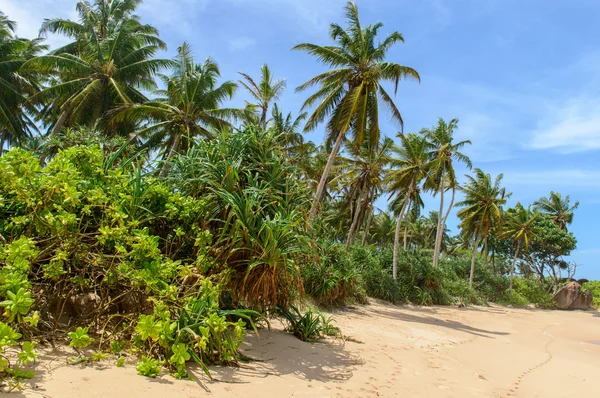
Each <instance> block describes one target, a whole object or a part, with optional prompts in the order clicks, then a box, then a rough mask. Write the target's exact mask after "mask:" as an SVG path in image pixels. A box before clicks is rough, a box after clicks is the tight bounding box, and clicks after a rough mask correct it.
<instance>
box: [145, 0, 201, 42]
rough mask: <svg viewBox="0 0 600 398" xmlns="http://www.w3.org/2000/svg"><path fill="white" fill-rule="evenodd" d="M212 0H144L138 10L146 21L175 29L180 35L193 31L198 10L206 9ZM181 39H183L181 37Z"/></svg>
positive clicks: (160, 27)
mask: <svg viewBox="0 0 600 398" xmlns="http://www.w3.org/2000/svg"><path fill="white" fill-rule="evenodd" d="M210 1H211V0H176V1H173V0H171V1H164V0H144V1H143V2H142V4H141V5H140V6H139V8H138V10H137V14H139V15H140V17H141V18H142V20H143V21H144V22H145V23H148V24H150V25H153V26H156V27H157V28H158V29H159V30H161V32H162V31H166V30H169V31H175V32H176V33H177V34H178V35H180V36H184V37H185V36H189V35H191V34H192V33H193V28H194V24H195V23H198V20H197V17H196V15H197V14H196V12H197V11H202V10H204V9H205V8H206V7H207V6H208V5H209V3H210ZM180 41H183V39H181V40H180Z"/></svg>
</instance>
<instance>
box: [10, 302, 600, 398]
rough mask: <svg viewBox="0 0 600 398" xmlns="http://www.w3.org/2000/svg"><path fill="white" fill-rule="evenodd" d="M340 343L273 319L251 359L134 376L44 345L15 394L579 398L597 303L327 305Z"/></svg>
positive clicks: (586, 381) (249, 342) (588, 392)
mask: <svg viewBox="0 0 600 398" xmlns="http://www.w3.org/2000/svg"><path fill="white" fill-rule="evenodd" d="M334 316H335V319H336V320H337V325H338V326H339V327H340V328H341V329H342V331H343V333H344V335H345V336H348V338H347V339H346V341H345V342H343V341H340V340H326V341H324V342H321V343H312V344H311V343H305V342H302V341H300V340H298V339H296V338H295V337H294V336H292V335H290V334H288V333H285V332H283V331H282V330H281V325H279V324H277V323H276V324H274V325H273V329H272V330H269V331H267V330H264V331H260V335H259V336H256V335H254V334H251V335H249V336H248V337H247V338H246V342H245V344H244V346H243V352H244V353H245V354H247V355H248V356H250V357H253V358H256V359H259V360H260V362H259V361H256V362H251V363H244V364H242V366H241V367H240V368H224V367H213V368H212V373H213V376H214V378H215V379H216V380H218V381H210V380H208V378H207V377H206V376H204V375H203V374H202V373H201V372H199V371H198V370H193V372H194V374H195V375H197V380H196V381H189V380H188V381H182V380H175V379H173V378H171V377H170V376H168V375H163V376H162V377H159V378H157V379H149V378H145V377H141V376H138V375H137V374H136V371H135V366H134V364H133V363H129V364H127V366H126V367H125V368H118V367H116V366H114V365H113V364H112V363H111V362H108V361H107V362H106V363H99V364H94V365H89V366H83V365H77V366H67V365H66V364H65V355H59V354H57V353H56V352H49V353H45V354H44V355H43V356H42V358H41V361H39V362H38V365H37V368H36V369H37V370H38V376H37V377H36V378H35V379H33V380H32V381H30V383H28V384H27V386H28V389H27V390H25V391H23V392H21V393H19V392H17V393H13V394H12V396H25V397H57V398H58V397H64V398H69V397H86V398H95V397H128V398H134V397H146V398H154V397H156V398H158V397H167V396H177V397H198V396H216V397H395V396H398V397H414V396H420V397H528V398H531V397H544V398H548V397H586V396H593V395H594V393H593V392H594V391H597V389H598V382H597V380H598V369H600V345H598V343H600V342H599V340H600V313H597V312H562V311H544V310H532V309H530V310H527V309H512V308H505V307H499V306H492V307H469V308H453V307H409V306H402V307H397V306H392V305H389V304H383V303H380V302H372V304H371V305H368V306H359V307H355V308H352V309H349V310H345V311H340V312H337V313H335V314H334Z"/></svg>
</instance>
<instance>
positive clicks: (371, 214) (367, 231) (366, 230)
mask: <svg viewBox="0 0 600 398" xmlns="http://www.w3.org/2000/svg"><path fill="white" fill-rule="evenodd" d="M367 210H368V209H367ZM372 218H373V211H372V210H371V211H369V215H368V216H367V223H366V224H365V233H364V235H363V238H362V242H361V243H360V244H361V246H363V247H364V245H366V244H367V239H368V237H369V228H371V219H372Z"/></svg>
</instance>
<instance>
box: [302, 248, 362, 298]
mask: <svg viewBox="0 0 600 398" xmlns="http://www.w3.org/2000/svg"><path fill="white" fill-rule="evenodd" d="M302 277H303V281H304V290H305V292H306V293H307V294H308V295H310V296H311V297H313V298H314V299H315V301H316V302H317V304H319V305H324V306H336V305H342V304H348V303H352V302H358V303H364V302H365V300H366V294H365V290H364V287H363V280H362V278H361V277H360V276H359V272H358V270H357V269H356V268H355V267H354V266H353V264H352V261H351V259H350V257H349V256H348V254H347V252H346V250H345V248H344V246H343V245H341V244H337V243H332V242H328V241H320V242H319V244H318V245H317V254H316V255H314V256H310V257H307V259H306V262H305V263H304V264H303V265H302Z"/></svg>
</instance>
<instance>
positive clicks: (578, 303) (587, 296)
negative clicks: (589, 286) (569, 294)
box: [569, 290, 594, 310]
mask: <svg viewBox="0 0 600 398" xmlns="http://www.w3.org/2000/svg"><path fill="white" fill-rule="evenodd" d="M593 301H594V296H592V292H590V291H589V290H587V291H585V292H583V293H579V297H577V298H576V299H575V301H573V302H572V303H571V305H570V306H569V309H570V310H589V309H591V308H592V302H593Z"/></svg>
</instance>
